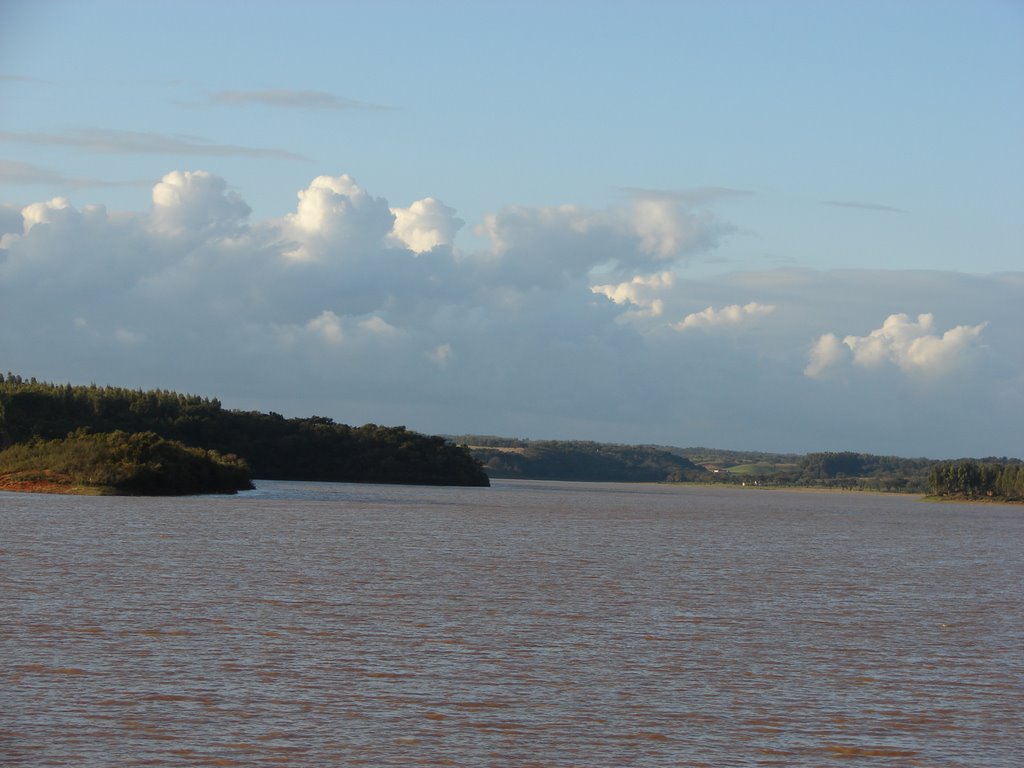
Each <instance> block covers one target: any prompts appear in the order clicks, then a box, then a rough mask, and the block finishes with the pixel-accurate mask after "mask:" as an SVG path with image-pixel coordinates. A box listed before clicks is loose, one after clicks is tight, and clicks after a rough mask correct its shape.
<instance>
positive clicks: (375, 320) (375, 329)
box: [359, 315, 401, 337]
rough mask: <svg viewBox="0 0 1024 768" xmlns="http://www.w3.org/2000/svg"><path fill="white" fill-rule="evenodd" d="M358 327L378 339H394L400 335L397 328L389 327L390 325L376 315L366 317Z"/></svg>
mask: <svg viewBox="0 0 1024 768" xmlns="http://www.w3.org/2000/svg"><path fill="white" fill-rule="evenodd" d="M359 327H360V328H362V329H363V330H364V331H367V332H368V333H370V334H372V335H374V336H379V337H394V336H397V335H398V334H400V333H401V331H400V330H399V329H398V328H396V327H395V326H393V325H391V323H389V322H387V321H386V320H384V319H383V318H382V317H379V316H378V315H374V316H372V317H368V318H367V319H365V320H360V321H359Z"/></svg>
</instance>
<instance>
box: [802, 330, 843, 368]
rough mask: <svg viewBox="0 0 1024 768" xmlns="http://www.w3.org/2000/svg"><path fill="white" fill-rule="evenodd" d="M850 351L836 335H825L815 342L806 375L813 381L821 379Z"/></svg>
mask: <svg viewBox="0 0 1024 768" xmlns="http://www.w3.org/2000/svg"><path fill="white" fill-rule="evenodd" d="M848 354H849V350H848V349H847V348H846V347H844V346H843V345H842V343H841V342H840V341H839V337H838V336H836V335H835V334H834V333H823V334H822V335H821V336H819V337H818V340H817V341H816V342H814V346H812V347H811V351H810V353H809V356H808V357H809V362H808V363H807V367H806V368H804V374H805V375H807V376H809V377H810V378H812V379H818V378H821V377H822V376H823V375H824V374H825V372H826V371H827V370H828V369H829V368H831V367H832V366H834V365H836V364H837V363H839V362H840V361H841V360H843V359H845V358H846V356H847V355H848Z"/></svg>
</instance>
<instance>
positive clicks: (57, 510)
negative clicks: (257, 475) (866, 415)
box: [0, 482, 1024, 767]
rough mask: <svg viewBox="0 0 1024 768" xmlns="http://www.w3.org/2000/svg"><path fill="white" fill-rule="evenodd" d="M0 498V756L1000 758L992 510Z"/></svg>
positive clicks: (588, 495) (790, 498)
mask: <svg viewBox="0 0 1024 768" xmlns="http://www.w3.org/2000/svg"><path fill="white" fill-rule="evenodd" d="M257 485H258V488H257V490H256V491H253V492H249V493H245V494H240V495H239V496H237V497H227V498H225V497H210V498H206V497H194V498H186V499H130V498H76V497H58V496H40V495H31V494H9V493H8V494H5V493H0V661H2V664H0V764H3V765H10V766H33V767H34V766H47V765H75V766H115V765H116V766H144V765H145V766H188V765H204V766H210V765H221V766H232V765H238V766H272V765H273V766H279V765H289V766H326V765H346V766H348V765H353V766H355V765H370V766H428V765H460V766H510V765H512V766H531V765H533V766H620V765H636V766H677V765H692V766H697V765H709V766H727V765H752V766H753V765H764V766H771V765H777V766H791V765H809V766H811V765H826V764H832V763H842V764H856V765H878V766H889V765H891V766H897V765H898V766H972V767H974V766H1008V765H1012V764H1015V763H1016V761H1017V760H1019V758H1020V748H1021V740H1020V734H1021V733H1024V703H1022V702H1024V654H1022V651H1021V649H1022V648H1024V620H1022V611H1021V605H1020V596H1021V595H1022V594H1024V557H1022V554H1021V542H1022V541H1024V510H1021V509H1020V508H1012V507H1000V506H994V505H983V506H966V505H931V504H922V503H920V502H917V501H915V500H914V499H911V498H904V497H891V496H879V495H871V494H863V495H847V494H817V493H786V492H765V491H749V490H748V491H743V490H738V489H710V488H670V487H661V486H634V487H629V486H622V485H579V484H559V483H527V482H497V483H495V486H494V487H493V488H491V489H478V488H473V489H450V488H447V489H446V488H420V487H395V486H358V485H327V484H317V483H270V482H261V483H258V484H257Z"/></svg>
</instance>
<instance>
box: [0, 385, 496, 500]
mask: <svg viewBox="0 0 1024 768" xmlns="http://www.w3.org/2000/svg"><path fill="white" fill-rule="evenodd" d="M83 428H84V429H88V430H91V431H92V432H94V433H111V432H115V431H122V432H126V433H129V434H132V433H145V432H152V433H155V434H156V435H159V436H160V437H162V438H164V439H166V440H172V441H177V442H180V443H182V444H183V445H185V446H190V447H194V448H201V449H203V450H208V451H216V452H217V453H218V454H221V455H227V454H234V455H236V456H239V457H241V458H242V459H244V460H245V461H246V463H247V464H248V465H249V467H250V468H251V470H252V475H253V477H257V478H265V479H268V480H323V481H331V482H354V483H403V484H419V485H469V486H486V485H489V484H490V481H489V480H488V478H487V474H486V473H485V472H484V471H483V470H482V469H481V467H480V465H479V463H477V462H476V461H475V460H474V459H473V458H472V457H471V456H470V454H469V452H468V451H467V450H466V449H464V448H461V447H459V446H457V445H454V444H453V443H451V442H450V441H448V440H445V439H444V438H442V437H432V436H428V435H421V434H419V433H416V432H411V431H409V430H407V429H405V427H383V426H378V425H376V424H367V425H364V426H361V427H350V426H347V425H345V424H337V423H335V422H334V421H332V420H331V419H328V418H323V417H318V416H313V417H309V418H301V419H286V418H284V417H283V416H281V415H279V414H275V413H258V412H254V411H232V410H226V409H224V408H223V407H221V404H220V401H219V400H216V399H209V398H202V397H197V396H195V395H182V394H178V393H175V392H168V391H165V390H150V391H142V390H131V389H125V388H121V387H99V386H96V385H89V386H72V385H71V384H50V383H45V382H37V381H36V380H34V379H28V380H26V379H23V378H22V377H20V376H16V375H13V374H8V375H7V376H5V377H4V376H0V449H2V448H6V447H9V446H12V445H16V444H22V443H26V442H28V441H30V440H32V439H33V438H36V439H43V440H52V439H59V438H64V437H66V436H67V435H68V434H69V433H71V432H74V431H75V430H78V429H83Z"/></svg>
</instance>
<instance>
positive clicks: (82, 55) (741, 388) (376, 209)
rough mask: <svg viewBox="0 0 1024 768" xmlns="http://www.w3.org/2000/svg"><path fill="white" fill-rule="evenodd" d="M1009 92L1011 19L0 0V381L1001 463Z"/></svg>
mask: <svg viewBox="0 0 1024 768" xmlns="http://www.w3.org/2000/svg"><path fill="white" fill-rule="evenodd" d="M1022 86H1024V5H1022V4H1020V3H1018V2H1010V1H1009V0H1007V1H1004V2H998V1H996V0H980V1H978V2H966V1H964V2H913V1H908V2H897V3H889V2H884V3H883V2H829V3H821V2H781V1H779V2H772V1H767V2H751V1H747V2H738V1H737V2H718V3H712V2H640V3H629V4H627V3H612V2H604V3H600V2H598V3H583V2H553V3H516V4H512V3H496V2H476V3H469V2H439V3H413V2H405V3H403V2H375V3H370V2H364V3H356V2H348V3H326V2H319V3H308V2H307V3H287V4H285V3H271V2H249V3H243V2H219V3H189V2H178V3H167V4H164V3H138V2H133V3H121V2H117V3H113V2H39V3H28V2H7V3H3V4H0V203H2V204H3V206H4V207H3V208H0V227H2V229H0V235H2V236H3V238H4V239H3V240H0V368H5V369H11V370H17V371H18V372H21V373H23V374H28V375H37V376H40V377H44V378H49V379H58V380H71V381H75V382H83V381H97V382H100V383H115V384H126V385H130V386H144V387H148V386H162V387H169V388H176V389H182V390H187V391H192V392H200V393H203V394H214V395H218V396H220V397H221V398H222V400H223V401H224V402H225V403H226V404H228V405H234V406H238V407H253V408H260V409H273V410H276V411H279V412H284V413H287V414H289V415H303V414H308V413H320V414H323V415H329V416H332V417H334V418H336V419H338V420H340V421H347V422H354V423H362V422H364V421H376V422H380V423H405V424H407V425H408V426H410V427H412V428H416V429H421V430H424V431H432V432H487V433H497V434H509V435H516V436H522V437H537V438H542V437H565V438H575V437H580V438H593V439H600V440H613V441H627V442H659V443H671V444H677V445H695V444H705V445H715V446H720V447H734V448H758V449H765V450H794V451H806V450H821V449H832V450H839V449H853V450H870V451H873V452H883V453H890V452H891V453H901V454H915V455H919V454H920V455H965V454H974V455H990V454H1003V453H1008V454H1016V455H1020V454H1021V453H1024V450H1022V446H1021V443H1020V438H1019V435H1020V434H1021V427H1022V426H1024V417H1022V415H1021V413H1022V411H1024V408H1022V407H1021V406H1022V405H1024V353H1022V351H1021V348H1022V345H1021V344H1020V343H1019V334H1020V330H1021V328H1022V327H1024V310H1022V309H1021V307H1022V306H1024V276H1022V272H1021V270H1022V266H1021V265H1022V263H1024V262H1022V256H1024V247H1022V246H1024V216H1021V215H1020V211H1021V209H1022V203H1024V142H1021V140H1020V131H1021V126H1022V125H1024V106H1022V105H1024V87H1022ZM318 179H319V180H318ZM300 193H301V194H302V199H301V200H300V198H299V197H298V195H299V194H300ZM417 201H421V202H419V203H418V202H417ZM97 206H102V208H99V207H97ZM922 316H924V318H925V319H922ZM893 318H895V319H893ZM951 402H960V403H961V404H963V403H968V405H962V406H961V410H960V411H958V412H957V414H956V415H954V416H950V415H949V413H948V408H949V405H950V403H951Z"/></svg>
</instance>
